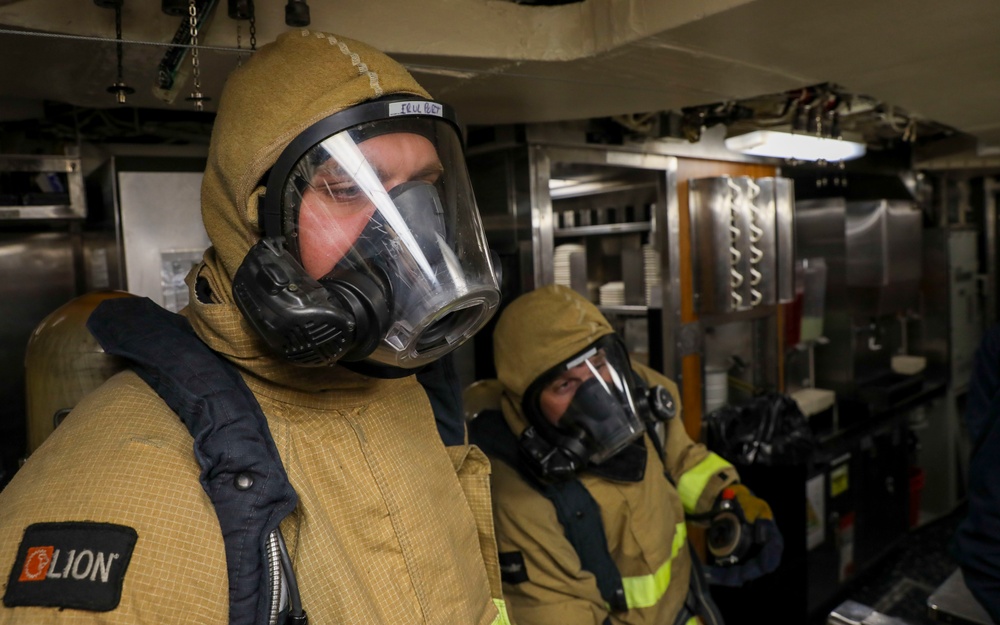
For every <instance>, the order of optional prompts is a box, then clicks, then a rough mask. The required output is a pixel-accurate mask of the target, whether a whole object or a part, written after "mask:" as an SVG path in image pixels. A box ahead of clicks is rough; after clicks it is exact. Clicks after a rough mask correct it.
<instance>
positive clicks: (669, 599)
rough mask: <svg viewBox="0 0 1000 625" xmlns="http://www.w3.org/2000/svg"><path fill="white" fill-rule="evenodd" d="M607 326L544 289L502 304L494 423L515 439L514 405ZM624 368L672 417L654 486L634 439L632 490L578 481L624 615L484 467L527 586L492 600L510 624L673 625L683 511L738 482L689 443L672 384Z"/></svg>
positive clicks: (540, 518)
mask: <svg viewBox="0 0 1000 625" xmlns="http://www.w3.org/2000/svg"><path fill="white" fill-rule="evenodd" d="M612 332H613V329H612V328H611V326H610V324H609V323H608V321H607V320H606V319H605V318H604V316H603V315H602V314H601V313H600V311H599V310H598V309H597V308H596V307H595V306H593V305H592V304H591V303H590V302H587V301H586V300H584V299H582V298H580V297H579V296H578V295H576V294H575V293H574V292H573V291H571V290H570V289H568V288H566V287H562V286H545V287H541V288H539V289H536V290H535V291H532V292H531V293H529V294H526V295H523V296H521V297H520V298H518V299H517V300H515V301H514V302H512V303H511V304H510V305H509V306H508V307H507V309H506V310H505V311H504V312H503V314H502V316H501V318H500V321H499V322H498V324H497V327H496V330H495V332H494V335H493V338H494V349H495V353H496V365H497V375H498V378H499V379H500V382H501V383H502V384H503V386H504V389H505V390H504V395H503V399H502V407H503V412H504V418H505V419H506V421H507V424H508V425H509V426H510V427H511V429H512V430H513V431H514V433H515V434H517V435H519V434H520V433H521V432H522V431H523V430H524V429H525V428H526V427H527V426H528V421H527V419H526V418H525V416H524V414H523V412H522V408H521V398H522V397H523V395H524V393H525V391H526V390H527V389H528V387H529V385H530V384H531V383H532V382H533V381H534V380H535V379H536V378H538V377H539V376H540V375H542V374H543V373H545V372H546V371H548V370H549V369H551V368H552V367H554V366H556V365H558V364H559V363H562V362H564V361H565V360H567V359H568V358H570V357H571V356H573V355H575V354H577V353H579V352H580V351H582V350H583V349H584V348H586V347H587V346H589V345H590V344H592V343H593V342H594V341H596V340H597V339H598V338H600V337H601V336H604V335H606V334H611V333H612ZM633 368H634V369H635V370H636V371H637V372H638V373H639V374H640V375H641V376H642V377H643V378H644V379H645V380H646V381H647V383H649V384H650V385H657V384H660V385H663V386H665V387H666V388H667V389H668V390H669V391H670V392H671V394H672V395H673V396H674V401H675V402H677V406H678V411H677V412H678V414H677V416H675V417H674V418H673V419H671V420H670V421H668V422H667V428H666V445H665V449H666V469H667V471H668V473H669V474H670V475H671V476H672V478H673V480H675V481H676V482H677V487H675V486H674V485H673V484H672V483H671V482H670V481H669V480H668V479H666V478H665V477H664V464H663V463H662V462H661V461H660V458H659V456H658V455H657V452H656V451H655V448H654V447H653V445H652V442H651V441H650V440H649V437H646V448H647V465H646V471H645V475H644V477H643V479H642V480H641V481H639V482H618V481H612V480H610V479H606V478H603V477H599V476H596V475H593V474H590V473H588V472H586V471H584V472H583V473H581V474H580V480H581V481H582V482H583V485H584V486H585V487H586V488H587V490H588V491H589V492H590V494H591V495H592V496H593V498H594V500H595V501H596V502H597V504H598V505H599V506H600V508H601V520H602V522H603V525H604V532H605V537H606V539H607V543H608V549H609V551H610V552H611V555H612V559H613V560H614V562H615V564H616V565H617V567H618V570H619V572H620V573H621V575H622V577H623V582H624V585H625V593H626V597H627V599H628V602H629V606H630V609H629V610H628V611H627V612H623V613H614V614H612V613H609V611H608V608H607V606H606V604H605V602H604V600H603V599H602V597H601V594H600V591H599V590H598V587H597V583H596V580H595V578H594V576H593V575H592V574H591V573H590V572H587V571H585V570H583V569H582V567H581V565H580V559H579V557H578V556H577V554H576V551H575V550H574V548H573V546H572V544H571V543H570V542H569V540H567V538H566V536H565V534H564V531H563V527H562V525H561V524H560V523H559V520H558V518H557V517H556V510H555V507H554V506H553V504H552V502H551V501H549V500H548V499H547V498H545V497H544V496H543V495H542V494H540V493H539V492H538V491H537V490H536V489H535V488H533V487H532V486H530V485H529V484H528V483H527V482H526V481H525V480H524V479H523V478H522V477H521V476H520V475H519V474H518V472H517V471H516V470H514V469H513V468H511V467H510V466H508V465H507V464H505V463H504V462H502V461H499V460H494V462H493V505H494V510H495V517H496V531H497V541H498V544H499V547H500V552H501V553H512V552H519V553H520V554H521V556H522V557H523V559H524V569H525V573H526V574H527V581H522V582H520V583H505V584H504V596H505V598H506V600H507V605H508V608H509V609H510V615H511V618H512V619H513V620H514V621H516V622H517V623H518V625H584V624H588V625H589V624H594V625H600V624H601V623H604V622H605V619H606V618H608V617H609V616H610V622H611V623H615V624H628V625H673V623H674V620H675V618H676V617H677V615H678V613H679V611H680V608H681V605H682V603H683V601H684V599H685V597H686V596H687V593H688V582H689V579H688V576H689V573H690V571H691V559H690V552H689V549H688V546H687V534H686V526H685V523H684V513H685V510H687V511H689V512H699V513H700V512H705V511H707V510H709V509H710V508H711V506H712V504H713V502H714V501H715V498H716V497H717V496H718V494H719V492H720V491H721V490H722V489H723V488H724V487H725V486H727V485H729V484H731V483H733V482H735V481H736V480H737V479H738V475H737V473H736V471H735V469H733V467H732V466H731V465H729V463H727V462H725V461H724V460H722V459H721V458H719V457H718V456H716V455H715V454H712V453H710V452H709V451H708V450H706V449H705V447H704V446H703V445H701V444H696V443H694V442H693V441H692V440H691V439H690V437H689V436H688V435H687V432H686V431H685V430H684V425H683V421H682V419H681V417H680V403H679V393H678V391H677V386H676V385H675V384H674V383H673V382H671V381H670V380H668V379H667V378H665V377H664V376H662V375H660V374H659V373H657V372H655V371H653V370H652V369H650V368H648V367H645V366H643V365H641V364H638V363H633Z"/></svg>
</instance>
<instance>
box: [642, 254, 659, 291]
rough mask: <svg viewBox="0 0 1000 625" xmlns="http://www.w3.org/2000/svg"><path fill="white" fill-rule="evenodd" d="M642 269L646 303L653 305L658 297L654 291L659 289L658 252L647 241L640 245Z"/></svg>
mask: <svg viewBox="0 0 1000 625" xmlns="http://www.w3.org/2000/svg"><path fill="white" fill-rule="evenodd" d="M642 269H643V278H644V280H645V283H646V305H647V306H655V305H656V304H657V303H658V301H659V299H660V298H658V297H656V295H655V294H654V292H655V291H658V290H660V289H661V286H660V253H659V252H658V251H656V250H655V249H653V246H652V245H650V244H648V243H647V244H646V245H643V246H642Z"/></svg>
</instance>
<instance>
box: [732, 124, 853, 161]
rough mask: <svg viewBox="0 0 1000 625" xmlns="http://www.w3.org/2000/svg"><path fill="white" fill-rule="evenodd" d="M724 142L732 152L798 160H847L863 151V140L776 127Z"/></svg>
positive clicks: (738, 136)
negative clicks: (800, 132) (780, 129)
mask: <svg viewBox="0 0 1000 625" xmlns="http://www.w3.org/2000/svg"><path fill="white" fill-rule="evenodd" d="M725 144H726V148H727V149H729V150H732V151H734V152H742V153H744V154H750V155H753V156H771V157H774V158H794V159H796V160H800V161H819V160H823V161H849V160H851V159H854V158H859V157H861V156H864V155H865V145H864V144H863V143H858V142H855V141H845V140H844V139H824V138H820V137H816V136H813V135H805V134H792V133H790V132H780V131H777V130H755V131H753V132H750V133H747V134H745V135H737V136H735V137H729V138H728V139H726V141H725Z"/></svg>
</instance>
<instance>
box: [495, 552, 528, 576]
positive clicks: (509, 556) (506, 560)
mask: <svg viewBox="0 0 1000 625" xmlns="http://www.w3.org/2000/svg"><path fill="white" fill-rule="evenodd" d="M500 579H501V580H502V581H504V582H506V583H508V584H520V583H522V582H526V581H528V569H527V568H526V567H525V566H524V556H523V555H522V554H521V552H520V551H507V552H505V553H504V552H501V553H500Z"/></svg>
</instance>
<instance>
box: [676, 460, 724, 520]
mask: <svg viewBox="0 0 1000 625" xmlns="http://www.w3.org/2000/svg"><path fill="white" fill-rule="evenodd" d="M732 466H733V465H731V464H729V463H728V462H726V461H725V460H723V459H722V458H720V457H719V456H716V455H715V454H713V453H710V454H708V456H706V457H705V459H704V460H702V461H701V462H699V463H698V464H696V465H694V466H693V467H691V468H690V469H688V470H687V471H685V472H684V474H683V475H681V479H680V481H679V482H677V492H678V493H680V496H681V503H682V504H683V505H684V512H687V513H691V512H694V510H695V507H696V506H697V505H698V499H699V498H700V497H701V493H702V491H704V490H705V486H706V485H707V484H708V481H709V480H710V479H712V477H713V476H715V474H716V473H718V472H719V471H721V470H723V469H731V468H732Z"/></svg>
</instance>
